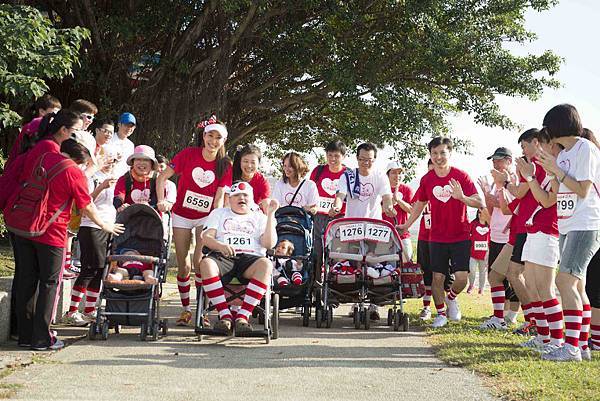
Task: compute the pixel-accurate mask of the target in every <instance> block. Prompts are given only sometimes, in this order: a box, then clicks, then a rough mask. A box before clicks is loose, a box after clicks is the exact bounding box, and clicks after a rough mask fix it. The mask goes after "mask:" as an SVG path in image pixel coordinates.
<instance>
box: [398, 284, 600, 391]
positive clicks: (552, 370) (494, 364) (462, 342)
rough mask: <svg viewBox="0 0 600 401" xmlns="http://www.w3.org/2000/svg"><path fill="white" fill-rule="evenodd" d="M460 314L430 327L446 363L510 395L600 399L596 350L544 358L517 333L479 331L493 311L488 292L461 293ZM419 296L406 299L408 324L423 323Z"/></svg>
mask: <svg viewBox="0 0 600 401" xmlns="http://www.w3.org/2000/svg"><path fill="white" fill-rule="evenodd" d="M459 302H460V306H461V310H462V315H463V319H462V321H461V322H460V323H454V322H450V323H449V325H448V326H446V327H445V328H443V329H437V330H432V329H430V328H427V331H428V333H429V334H430V337H429V341H430V343H431V344H432V345H434V347H435V348H436V352H437V355H438V356H439V357H440V358H441V359H442V360H444V361H445V362H447V363H449V364H451V365H455V366H461V367H463V368H465V369H468V370H473V371H475V372H477V373H480V374H482V376H483V377H484V378H485V380H486V381H487V383H488V385H489V386H490V387H491V388H492V391H493V392H494V393H495V394H496V395H498V396H501V397H503V398H505V399H509V400H535V401H549V400H569V401H575V400H581V401H584V400H585V401H590V400H600V354H599V353H594V355H593V356H592V358H593V360H592V361H591V362H585V361H584V362H581V363H556V362H549V361H542V360H541V359H540V356H539V353H537V352H535V351H530V350H526V349H523V348H521V347H519V346H518V344H519V343H520V342H523V341H524V338H523V337H521V336H517V335H513V334H511V333H510V331H509V332H505V333H502V332H498V331H485V332H484V331H480V330H478V329H477V327H478V326H479V324H480V323H481V322H482V321H483V320H484V319H485V318H487V317H488V316H489V315H491V313H492V309H491V301H490V297H489V292H486V293H485V294H484V295H479V296H478V295H467V294H461V295H460V296H459ZM421 306H422V303H421V300H418V301H416V300H410V301H409V302H408V304H407V311H408V312H409V313H410V314H411V325H413V326H421V327H427V326H428V324H423V322H421V321H420V320H419V319H418V312H419V311H420V308H421Z"/></svg>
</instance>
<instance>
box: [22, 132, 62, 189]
mask: <svg viewBox="0 0 600 401" xmlns="http://www.w3.org/2000/svg"><path fill="white" fill-rule="evenodd" d="M44 153H59V154H60V145H59V144H58V143H56V142H54V140H52V139H43V140H41V141H39V142H38V143H37V144H36V145H35V146H34V147H33V149H31V150H30V151H29V152H27V153H26V154H25V155H26V156H25V162H24V166H23V171H21V176H20V177H19V183H21V182H23V181H25V180H27V179H28V178H29V177H31V173H32V172H33V169H35V168H36V167H37V163H38V161H39V158H40V156H41V155H43V154H44Z"/></svg>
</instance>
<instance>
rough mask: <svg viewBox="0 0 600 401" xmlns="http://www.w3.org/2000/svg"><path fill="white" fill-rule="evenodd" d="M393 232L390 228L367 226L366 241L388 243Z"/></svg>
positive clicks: (374, 225) (375, 225)
mask: <svg viewBox="0 0 600 401" xmlns="http://www.w3.org/2000/svg"><path fill="white" fill-rule="evenodd" d="M391 233H392V230H390V229H389V227H385V226H380V225H377V224H367V226H366V228H365V239H366V240H370V241H377V242H388V241H389V240H390V235H391Z"/></svg>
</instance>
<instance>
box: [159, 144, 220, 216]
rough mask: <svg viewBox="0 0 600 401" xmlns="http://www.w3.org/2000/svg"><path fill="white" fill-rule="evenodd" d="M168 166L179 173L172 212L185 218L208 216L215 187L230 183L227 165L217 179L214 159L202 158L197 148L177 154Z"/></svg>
mask: <svg viewBox="0 0 600 401" xmlns="http://www.w3.org/2000/svg"><path fill="white" fill-rule="evenodd" d="M169 166H170V167H171V168H172V169H173V170H174V171H175V173H176V174H178V175H179V182H178V184H177V201H176V202H175V205H173V213H175V214H176V215H178V216H181V217H185V218H186V219H192V220H196V219H201V218H203V217H205V216H208V214H209V213H210V211H211V210H212V209H213V203H214V198H215V194H216V193H217V189H218V188H221V187H227V186H231V173H232V171H231V167H229V168H228V169H227V170H226V171H225V174H223V176H222V177H221V178H220V179H219V178H217V175H216V171H217V162H216V160H213V161H206V160H204V157H203V156H202V148H200V147H189V148H186V149H184V150H182V151H181V152H179V153H177V154H176V155H175V157H173V159H172V160H171V163H170V164H169Z"/></svg>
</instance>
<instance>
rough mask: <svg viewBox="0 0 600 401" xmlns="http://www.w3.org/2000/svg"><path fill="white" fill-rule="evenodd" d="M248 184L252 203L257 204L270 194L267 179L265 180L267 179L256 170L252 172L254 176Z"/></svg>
mask: <svg viewBox="0 0 600 401" xmlns="http://www.w3.org/2000/svg"><path fill="white" fill-rule="evenodd" d="M248 184H250V186H251V187H252V193H253V194H254V203H256V204H257V205H258V204H259V203H260V202H262V201H263V200H265V199H267V198H268V197H270V196H271V185H269V181H267V179H266V178H265V177H264V176H263V175H262V174H261V173H259V172H258V171H257V172H256V173H254V176H253V177H252V179H251V180H250V182H249V183H248Z"/></svg>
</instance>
